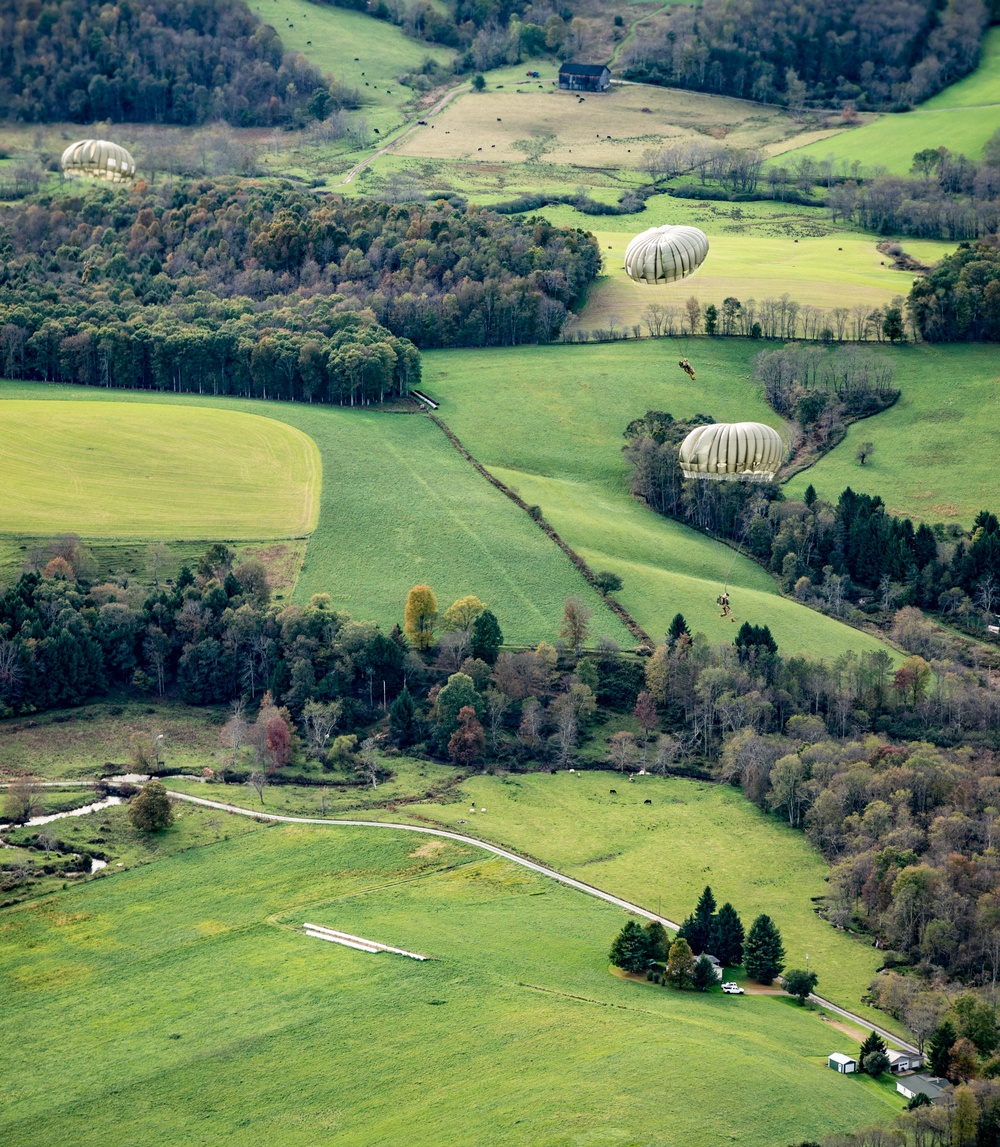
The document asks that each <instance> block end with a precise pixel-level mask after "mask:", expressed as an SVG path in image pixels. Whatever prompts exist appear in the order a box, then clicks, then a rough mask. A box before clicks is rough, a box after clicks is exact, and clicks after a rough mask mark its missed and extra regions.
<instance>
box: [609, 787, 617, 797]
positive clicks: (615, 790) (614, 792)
mask: <svg viewBox="0 0 1000 1147" xmlns="http://www.w3.org/2000/svg"><path fill="white" fill-rule="evenodd" d="M608 792H609V793H610V794H611V796H613V797H616V796H618V790H617V789H609V790H608Z"/></svg>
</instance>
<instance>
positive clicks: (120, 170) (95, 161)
mask: <svg viewBox="0 0 1000 1147" xmlns="http://www.w3.org/2000/svg"><path fill="white" fill-rule="evenodd" d="M62 169H63V172H64V173H65V174H66V175H67V176H69V177H71V178H82V179H107V180H109V181H110V182H111V183H131V181H132V180H133V179H134V178H135V160H134V159H133V158H132V156H131V155H130V154H129V152H127V151H126V150H125V148H124V147H122V146H121V145H120V144H117V143H111V142H110V141H109V140H106V139H81V140H78V141H77V142H76V143H71V144H70V145H69V147H67V148H66V150H65V151H64V152H63V153H62Z"/></svg>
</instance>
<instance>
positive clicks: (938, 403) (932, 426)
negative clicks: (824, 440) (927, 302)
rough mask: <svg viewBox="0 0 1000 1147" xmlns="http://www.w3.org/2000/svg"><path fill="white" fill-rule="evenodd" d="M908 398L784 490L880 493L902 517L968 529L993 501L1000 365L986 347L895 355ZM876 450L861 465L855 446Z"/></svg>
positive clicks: (856, 428)
mask: <svg viewBox="0 0 1000 1147" xmlns="http://www.w3.org/2000/svg"><path fill="white" fill-rule="evenodd" d="M892 357H893V361H894V363H895V364H896V378H895V385H897V386H899V387H900V388H901V389H902V392H903V393H902V396H901V398H900V399H899V401H898V402H897V403H896V405H895V406H893V407H892V408H891V409H890V410H888V411H886V412H885V413H884V414H880V415H878V417H876V418H870V419H866V420H865V421H864V422H858V423H855V424H854V425H853V426H852V427H850V429H849V430H848V432H847V437H846V438H845V439H844V441H843V442H841V443H840V445H839V446H837V447H835V449H834V450H833V451H831V453H830V454H828V455H827V456H826V457H825V458H823V459H821V461H820V462H818V463H817V464H816V465H815V466H813V467H812V468H811V469H809V470H805V471H803V472H802V473H801V474H798V475H796V477H794V478H793V479H792V480H791V481H790V482H789V483H788V487H787V493H788V496H789V497H801V496H802V494H803V492H804V491H805V488H806V486H808V485H809V484H810V483H812V484H813V486H815V487H816V491H817V493H818V494H819V495H820V496H821V497H823V498H826V499H830V500H834V499H836V498H837V497H838V496H839V495H840V492H841V490H843V489H844V487H845V486H850V487H851V488H852V489H854V490H858V491H861V492H864V493H867V494H879V495H881V497H882V498H883V499H884V500H885V502H886V505H887V506H888V507H889V509H890V510H891V511H892V512H893V513H896V514H904V515H908V516H909V517H912V518H915V519H918V520H921V521H927V522H949V521H957V522H961V523H962V524H963V525H964V526H966V527H969V526H971V525H972V519H973V518H974V517H975V515H976V514H977V513H978V512H979V511H980V510H982V509H984V508H988V509H994V508H995V506H996V504H997V479H996V474H995V473H994V471H993V469H992V466H991V465H990V462H989V459H991V458H992V457H993V456H994V454H995V453H996V441H997V435H998V433H1000V407H998V404H997V400H996V394H997V385H998V383H1000V361H998V356H997V352H996V350H995V349H994V348H993V347H991V346H989V345H988V344H979V345H968V346H966V345H959V346H942V345H940V344H939V345H926V344H925V345H923V346H919V347H903V348H900V349H899V350H897V351H894V352H893V355H892ZM866 441H870V442H873V443H874V444H875V451H874V453H873V454H872V455H871V457H870V459H869V460H868V462H867V463H866V464H865V465H864V467H861V466H859V465H858V463H857V462H856V461H855V459H854V455H855V451H856V450H857V447H858V445H859V443H861V442H866Z"/></svg>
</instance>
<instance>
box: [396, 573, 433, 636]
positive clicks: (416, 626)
mask: <svg viewBox="0 0 1000 1147" xmlns="http://www.w3.org/2000/svg"><path fill="white" fill-rule="evenodd" d="M437 616H438V603H437V598H436V597H435V596H434V591H433V590H432V589H431V588H430V586H427V585H415V586H414V587H413V589H411V590H410V592H409V594H408V596H407V598H406V611H405V614H404V624H403V629H404V632H405V633H406V636H407V637H408V638H409V639H410V644H411V645H413V647H414V648H415V649H430V647H431V646H432V645H433V644H434V627H435V626H436V625H437Z"/></svg>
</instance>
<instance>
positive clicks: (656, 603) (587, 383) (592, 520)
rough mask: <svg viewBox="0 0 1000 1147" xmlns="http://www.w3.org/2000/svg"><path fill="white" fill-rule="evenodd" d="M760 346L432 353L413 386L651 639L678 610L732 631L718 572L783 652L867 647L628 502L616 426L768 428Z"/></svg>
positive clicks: (718, 343)
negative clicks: (691, 369)
mask: <svg viewBox="0 0 1000 1147" xmlns="http://www.w3.org/2000/svg"><path fill="white" fill-rule="evenodd" d="M759 350H760V346H759V344H755V343H751V342H748V341H737V340H732V341H723V340H706V339H701V340H693V341H692V340H687V341H686V340H680V339H678V340H674V339H671V340H656V341H652V340H647V341H643V342H627V343H621V342H618V343H604V344H597V345H594V344H588V345H584V346H573V347H570V346H551V347H523V348H517V349H516V350H510V351H506V350H503V351H432V352H429V353H427V354H426V355H425V356H424V363H425V367H424V379H425V385H426V387H427V389H428V390H429V391H430V392H431V394H433V395H435V396H436V397H440V398H441V399H443V403H442V407H441V410H440V412H439V413H440V414H441V416H442V417H443V418H444V420H445V421H446V422H447V423H448V424H449V425H450V426H451V428H452V429H453V430H454V431H455V433H456V434H457V435H458V437H459V438H460V439H461V440H462V441H463V442H464V443H465V445H466V447H467V448H468V449H469V450H470V451H471V452H472V454H474V455H475V456H476V457H477V458H478V459H479V460H480V461H481V462H483V463H484V464H485V465H486V466H488V467H492V468H494V469H495V470H496V471H497V474H498V475H499V476H500V477H502V478H503V479H504V481H506V482H507V483H508V484H510V485H512V486H515V487H516V488H517V489H518V491H519V492H520V494H521V495H522V497H524V498H525V499H526V500H529V501H531V502H534V503H537V504H538V505H540V506H541V507H542V511H543V513H544V514H545V515H546V517H547V518H548V519H549V520H550V521H551V522H552V524H553V525H554V526H555V528H556V529H557V530H558V531H559V533H560V534H561V535H562V536H563V537H564V538H565V539H566V540H567V541H568V542H569V544H570V545H572V546H573V547H574V548H576V549H578V550H579V551H580V552H581V553H582V554H583V555H584V557H585V558H586V559H587V560H588V562H590V563H591V565H592V567H594V568H599V569H609V570H613V571H614V572H616V573H618V574H620V575H621V576H622V578H623V579H624V582H625V587H624V589H623V590H622V591H621V592H620V593H619V594H618V595H617V596H618V598H619V599H620V600H621V602H622V604H623V605H625V607H626V608H627V609H628V610H629V611H630V612H631V613H633V614H634V616H635V617H636V618H637V619H638V621H639V622H640V624H641V625H643V627H644V628H645V629H646V630H647V631H648V632H649V633H651V634H653V635H654V636H656V635H662V634H663V633H664V632H665V630H666V627H667V625H668V624H669V622H670V619H671V618H672V617H673V615H674V614H675V613H677V612H678V611H680V612H682V613H683V614H684V616H685V617H686V618H687V620H688V622H689V624H690V625H691V627H692V629H693V630H696V629H700V630H703V631H704V632H705V633H707V634H708V635H709V636H710V637H712V638H713V639H724V638H727V637H728V636H729V630H730V629H731V628H732V627H731V626H730V625H729V623H728V622H724V621H721V620H720V619H719V616H718V614H719V610H718V607H717V606H716V604H715V599H716V597H717V596H718V594H719V593H720V592H721V589H722V586H723V584H724V583H725V581H726V577H727V573H728V575H729V585H730V589H731V591H732V597H733V610H734V612H735V614H736V617H737V618H738V619H739V620H741V621H742V620H743V619H747V620H750V621H752V622H755V623H763V622H765V621H766V622H767V624H768V625H770V627H771V630H772V632H773V633H774V635H775V638H776V640H777V641H778V644H779V646H780V647H781V648H782V650H783V652H784V653H786V654H792V653H799V652H809V653H812V654H813V655H818V656H823V657H831V656H836V655H837V654H839V653H841V652H843V651H845V650H847V649H854V650H862V649H870V648H874V647H876V645H877V644H878V643H877V642H876V641H875V640H874V639H873V638H871V637H869V636H867V635H866V634H862V633H859V632H858V631H856V630H853V629H850V628H849V627H847V626H844V625H842V624H841V623H839V622H836V621H833V620H832V619H830V618H826V617H822V616H821V615H819V614H817V613H814V612H812V611H810V610H806V609H805V608H804V607H802V606H800V605H798V604H797V603H795V602H793V601H787V600H785V599H783V598H781V597H779V596H778V595H777V593H776V592H775V589H774V583H773V581H772V579H771V578H770V577H769V576H768V575H767V574H766V573H765V572H764V571H763V570H762V569H761V568H760V567H759V566H757V565H756V564H754V563H753V562H751V561H749V559H746V558H741V557H738V556H736V555H735V554H734V553H733V551H731V550H730V549H728V548H727V547H725V546H723V545H721V544H719V543H716V542H710V541H709V540H708V539H706V538H704V537H701V536H699V535H698V534H697V533H696V532H695V531H694V530H691V529H688V528H687V527H684V526H680V525H677V524H676V523H673V522H670V521H668V520H667V519H666V518H663V517H661V516H659V515H657V514H655V513H653V512H652V511H651V510H646V509H644V508H643V507H641V506H639V505H638V504H637V503H636V502H634V501H633V499H632V498H631V497H630V496H629V494H628V489H627V477H626V466H625V462H624V460H623V458H622V455H621V448H622V446H623V444H624V439H623V437H622V432H623V431H624V429H625V427H626V426H627V425H628V423H629V422H630V421H631V420H632V419H633V418H639V417H641V416H642V415H643V414H645V413H646V411H647V410H650V409H655V410H667V411H670V413H672V414H673V415H674V416H675V417H690V416H691V415H693V414H695V413H697V412H699V411H701V412H704V413H706V414H710V415H712V416H713V417H714V418H715V419H716V420H718V421H720V422H721V421H741V420H755V421H761V422H766V423H769V424H770V425H773V426H778V427H780V425H781V421H780V419H778V418H777V416H776V415H775V414H774V412H773V411H772V410H771V409H770V408H769V407H767V406H766V405H765V404H764V402H763V400H762V398H761V397H760V395H759V394H758V393H757V390H756V388H755V387H754V386H753V385H752V383H751V382H750V378H749V360H750V358H751V357H752V356H753V355H754V354H756V353H757V352H758V351H759ZM683 356H688V357H689V358H690V359H691V362H692V363H693V364H694V365H695V367H696V369H697V371H698V381H697V382H696V383H690V382H689V381H688V379H687V377H686V375H684V373H683V372H682V371H680V370H679V369H678V367H677V361H678V359H679V358H681V357H683ZM486 404H488V406H489V417H484V414H483V411H484V407H485V405H486Z"/></svg>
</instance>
